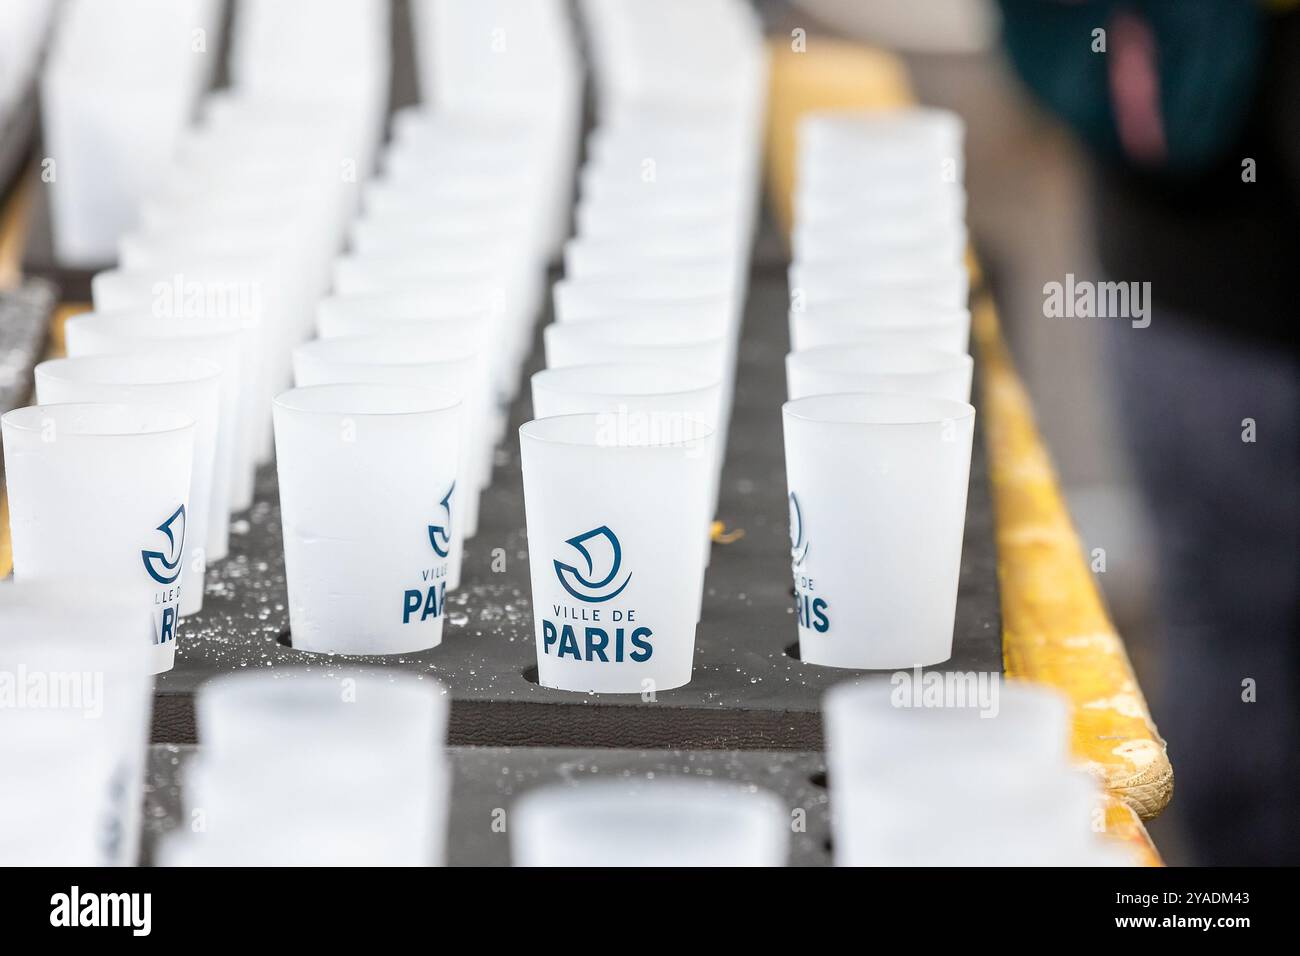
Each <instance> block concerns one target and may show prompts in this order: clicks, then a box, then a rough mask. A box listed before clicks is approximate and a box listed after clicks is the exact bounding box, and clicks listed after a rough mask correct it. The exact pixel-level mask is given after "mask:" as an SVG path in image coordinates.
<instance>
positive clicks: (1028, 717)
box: [822, 674, 1072, 782]
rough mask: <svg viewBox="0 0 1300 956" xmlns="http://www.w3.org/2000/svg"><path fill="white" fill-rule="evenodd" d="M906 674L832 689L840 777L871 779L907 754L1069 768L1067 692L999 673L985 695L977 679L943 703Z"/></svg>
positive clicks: (826, 712) (830, 761) (831, 760)
mask: <svg viewBox="0 0 1300 956" xmlns="http://www.w3.org/2000/svg"><path fill="white" fill-rule="evenodd" d="M981 676H982V675H981ZM906 677H907V678H908V680H906V681H902V680H886V679H885V678H883V677H872V678H867V679H866V680H861V681H851V682H845V683H842V684H836V685H835V686H834V687H832V688H831V689H830V690H829V691H827V692H826V694H825V696H824V697H823V698H822V714H823V718H822V722H823V725H824V727H825V733H826V757H827V767H828V769H829V773H830V776H831V778H832V779H835V778H839V780H841V781H846V782H847V781H849V780H851V779H853V778H854V777H855V776H856V775H857V774H858V773H863V774H866V775H868V776H870V775H871V773H872V772H873V771H874V770H875V769H876V768H878V767H879V766H880V765H881V764H882V762H884V761H886V760H887V759H889V758H890V757H892V756H894V755H897V754H898V753H899V752H904V751H915V752H918V753H939V752H943V753H979V754H997V755H1000V756H1001V757H1004V758H1012V759H1017V760H1021V761H1023V762H1024V764H1025V765H1026V766H1034V767H1038V768H1041V769H1043V770H1044V771H1045V772H1052V771H1056V770H1062V769H1064V768H1066V767H1067V766H1068V765H1069V761H1070V725H1071V719H1072V708H1071V705H1070V702H1069V699H1068V698H1067V697H1065V695H1063V694H1061V693H1060V692H1059V691H1057V690H1054V689H1052V688H1049V687H1047V686H1045V685H1042V684H1033V683H1029V682H1028V681H1012V680H1004V679H1002V678H1001V677H1000V676H999V675H996V674H994V675H990V678H989V681H988V683H987V685H985V686H986V690H985V691H984V693H983V695H981V694H980V693H979V685H978V684H976V685H975V686H974V687H973V688H969V690H967V691H966V692H965V696H964V697H960V698H955V699H952V700H947V699H945V700H942V701H940V702H939V704H940V705H937V706H936V705H934V702H933V701H932V700H930V699H928V698H927V697H926V696H925V695H923V694H922V693H921V688H920V687H919V683H918V682H917V681H915V680H914V679H912V678H913V675H912V674H907V675H906Z"/></svg>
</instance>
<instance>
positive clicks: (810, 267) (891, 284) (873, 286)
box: [789, 260, 970, 310]
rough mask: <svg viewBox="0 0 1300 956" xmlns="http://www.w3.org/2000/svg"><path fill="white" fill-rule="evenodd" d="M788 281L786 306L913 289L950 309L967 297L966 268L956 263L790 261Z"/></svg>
mask: <svg viewBox="0 0 1300 956" xmlns="http://www.w3.org/2000/svg"><path fill="white" fill-rule="evenodd" d="M789 281H790V302H791V304H792V306H795V307H803V308H807V309H809V310H813V309H816V308H817V307H819V306H823V305H826V304H827V303H829V302H836V301H840V300H844V299H858V298H870V297H873V296H874V297H879V296H893V295H902V294H906V295H912V294H914V290H919V292H920V294H922V295H924V296H925V297H926V298H929V299H934V300H935V301H936V302H941V303H943V304H944V305H948V306H951V307H953V308H965V307H966V304H967V301H968V300H969V298H970V273H969V272H967V271H966V266H965V265H964V264H963V263H960V262H955V263H942V262H933V261H931V262H927V261H904V262H888V261H878V262H862V263H859V262H854V261H852V260H849V261H844V260H827V261H825V262H796V263H794V264H793V265H791V266H790V277H789Z"/></svg>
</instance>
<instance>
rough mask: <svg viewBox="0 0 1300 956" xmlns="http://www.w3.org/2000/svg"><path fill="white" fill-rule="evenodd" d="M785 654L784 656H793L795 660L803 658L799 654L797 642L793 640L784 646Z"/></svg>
mask: <svg viewBox="0 0 1300 956" xmlns="http://www.w3.org/2000/svg"><path fill="white" fill-rule="evenodd" d="M785 656H786V657H793V658H794V659H795V660H797V661H801V660H803V658H802V657H800V656H799V642H798V641H795V642H794V643H793V644H790V645H789V646H787V647H786V649H785Z"/></svg>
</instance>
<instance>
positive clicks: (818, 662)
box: [795, 640, 952, 671]
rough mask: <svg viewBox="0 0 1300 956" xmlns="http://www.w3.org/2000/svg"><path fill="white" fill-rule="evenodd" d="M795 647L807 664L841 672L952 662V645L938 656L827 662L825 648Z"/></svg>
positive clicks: (807, 643)
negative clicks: (831, 668)
mask: <svg viewBox="0 0 1300 956" xmlns="http://www.w3.org/2000/svg"><path fill="white" fill-rule="evenodd" d="M795 647H797V648H798V650H799V655H798V656H799V660H800V661H802V662H803V663H805V664H813V665H815V666H817V667H834V668H837V669H839V670H850V671H904V670H911V669H913V668H915V667H934V666H935V665H937V664H943V663H945V662H947V661H950V660H952V647H951V645H950V646H949V647H948V648H946V649H945V650H944V651H942V652H940V653H938V654H929V655H922V656H920V657H908V658H898V659H895V660H889V659H883V658H871V657H869V656H864V657H860V658H854V659H851V660H845V659H835V660H827V659H825V655H824V651H825V648H824V647H812V646H810V645H809V642H807V641H803V640H800V641H799V643H798V644H797V645H795Z"/></svg>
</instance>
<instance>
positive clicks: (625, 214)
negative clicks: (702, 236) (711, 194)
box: [574, 197, 751, 245]
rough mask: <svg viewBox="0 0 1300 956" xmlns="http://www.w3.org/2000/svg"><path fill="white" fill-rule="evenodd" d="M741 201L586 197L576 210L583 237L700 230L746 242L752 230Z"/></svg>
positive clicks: (724, 238)
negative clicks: (609, 200)
mask: <svg viewBox="0 0 1300 956" xmlns="http://www.w3.org/2000/svg"><path fill="white" fill-rule="evenodd" d="M740 206H741V204H740V203H738V202H737V201H734V200H732V199H730V198H729V197H722V198H720V199H718V200H717V201H711V202H708V203H704V202H666V203H654V204H646V203H617V204H615V203H604V202H602V203H593V202H591V201H589V200H586V199H583V200H581V201H579V203H578V205H577V207H576V209H575V210H574V218H575V220H576V222H577V235H579V236H581V237H583V238H589V237H590V238H595V237H601V238H606V239H610V238H618V237H626V236H632V237H636V236H648V235H653V234H655V233H656V232H658V231H660V230H673V231H675V230H700V231H701V232H707V233H710V234H713V235H716V236H719V237H720V238H721V239H722V240H723V241H726V242H734V243H737V244H740V245H744V244H745V243H746V242H747V241H748V239H749V235H750V232H751V228H750V220H749V218H748V216H746V215H745V211H744V210H742V209H741V208H740Z"/></svg>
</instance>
